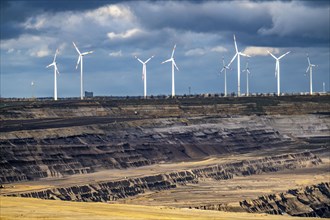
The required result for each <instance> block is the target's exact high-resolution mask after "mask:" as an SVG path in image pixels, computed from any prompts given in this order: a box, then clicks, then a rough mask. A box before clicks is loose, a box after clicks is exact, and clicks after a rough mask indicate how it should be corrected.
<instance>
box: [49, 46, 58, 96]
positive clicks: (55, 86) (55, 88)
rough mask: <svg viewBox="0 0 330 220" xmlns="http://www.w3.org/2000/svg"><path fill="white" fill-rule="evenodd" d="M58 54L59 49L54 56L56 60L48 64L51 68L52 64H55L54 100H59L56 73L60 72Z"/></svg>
mask: <svg viewBox="0 0 330 220" xmlns="http://www.w3.org/2000/svg"><path fill="white" fill-rule="evenodd" d="M57 54H58V49H57V50H56V52H55V56H54V60H53V62H52V63H51V64H49V65H48V66H46V68H49V67H51V66H54V100H57V80H56V74H60V72H59V71H58V69H57V65H56V56H57Z"/></svg>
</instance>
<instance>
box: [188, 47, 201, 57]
mask: <svg viewBox="0 0 330 220" xmlns="http://www.w3.org/2000/svg"><path fill="white" fill-rule="evenodd" d="M204 54H205V49H203V48H195V49H191V50H188V51H187V52H185V53H184V55H186V56H201V55H204Z"/></svg>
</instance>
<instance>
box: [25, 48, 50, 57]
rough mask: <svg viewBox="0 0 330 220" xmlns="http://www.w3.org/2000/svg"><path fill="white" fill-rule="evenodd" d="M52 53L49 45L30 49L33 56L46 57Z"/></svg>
mask: <svg viewBox="0 0 330 220" xmlns="http://www.w3.org/2000/svg"><path fill="white" fill-rule="evenodd" d="M50 54H51V51H50V50H49V48H48V47H43V48H40V49H38V50H31V51H30V56H33V57H46V56H48V55H50Z"/></svg>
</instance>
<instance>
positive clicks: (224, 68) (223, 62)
mask: <svg viewBox="0 0 330 220" xmlns="http://www.w3.org/2000/svg"><path fill="white" fill-rule="evenodd" d="M222 64H223V66H222V69H221V71H220V73H222V72H223V71H225V97H226V96H227V70H229V69H230V68H229V67H228V66H226V64H225V58H224V57H222Z"/></svg>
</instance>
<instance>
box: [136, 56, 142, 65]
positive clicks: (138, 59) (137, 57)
mask: <svg viewBox="0 0 330 220" xmlns="http://www.w3.org/2000/svg"><path fill="white" fill-rule="evenodd" d="M135 58H136V59H137V60H138V61H139V62H140V63H142V64H144V63H143V61H142V60H140V59H139V58H138V57H137V56H135Z"/></svg>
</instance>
